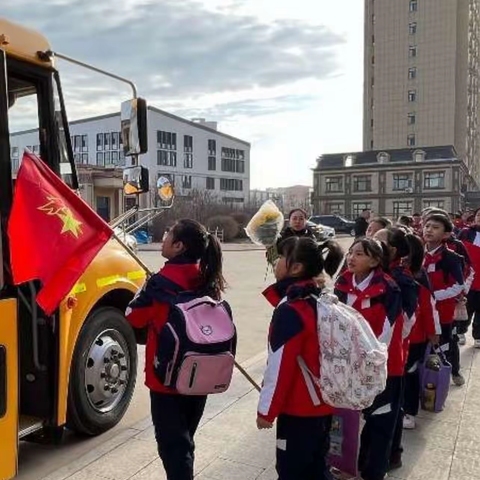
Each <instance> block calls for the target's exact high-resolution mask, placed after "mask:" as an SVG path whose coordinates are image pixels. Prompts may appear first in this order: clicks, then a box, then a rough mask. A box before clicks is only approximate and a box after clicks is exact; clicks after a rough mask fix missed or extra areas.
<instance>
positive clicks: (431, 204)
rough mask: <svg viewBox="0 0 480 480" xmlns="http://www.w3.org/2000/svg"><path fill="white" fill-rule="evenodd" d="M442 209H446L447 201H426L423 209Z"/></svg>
mask: <svg viewBox="0 0 480 480" xmlns="http://www.w3.org/2000/svg"><path fill="white" fill-rule="evenodd" d="M429 207H432V208H441V209H442V210H443V209H444V208H445V200H424V201H423V208H429Z"/></svg>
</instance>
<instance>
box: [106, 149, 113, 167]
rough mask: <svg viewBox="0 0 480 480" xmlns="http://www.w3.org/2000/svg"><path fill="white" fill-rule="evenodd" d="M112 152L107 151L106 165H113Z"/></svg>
mask: <svg viewBox="0 0 480 480" xmlns="http://www.w3.org/2000/svg"><path fill="white" fill-rule="evenodd" d="M110 154H111V152H105V166H106V165H111V163H112V157H111V155H110Z"/></svg>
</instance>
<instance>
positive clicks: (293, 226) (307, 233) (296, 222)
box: [277, 208, 316, 245]
mask: <svg viewBox="0 0 480 480" xmlns="http://www.w3.org/2000/svg"><path fill="white" fill-rule="evenodd" d="M307 219H308V214H307V212H306V211H305V210H303V208H295V209H294V210H292V211H291V212H290V213H289V214H288V226H287V227H286V228H285V229H284V230H283V232H282V234H281V236H280V238H279V239H278V242H277V245H280V244H281V243H282V242H283V241H284V240H286V239H287V238H290V237H300V238H303V237H308V238H312V239H313V240H316V238H315V233H314V232H313V230H312V229H311V228H309V227H308V225H307Z"/></svg>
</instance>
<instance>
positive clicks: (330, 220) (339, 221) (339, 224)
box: [309, 215, 355, 237]
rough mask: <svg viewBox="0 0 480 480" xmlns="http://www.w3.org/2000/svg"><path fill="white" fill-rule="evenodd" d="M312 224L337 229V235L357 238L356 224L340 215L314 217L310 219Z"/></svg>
mask: <svg viewBox="0 0 480 480" xmlns="http://www.w3.org/2000/svg"><path fill="white" fill-rule="evenodd" d="M309 221H310V222H313V223H316V224H317V225H318V224H321V225H326V226H328V227H332V228H334V229H335V231H336V232H337V233H348V234H349V235H351V236H352V237H354V236H355V222H352V221H351V220H347V219H346V218H343V217H340V216H339V215H314V216H313V217H310V219H309Z"/></svg>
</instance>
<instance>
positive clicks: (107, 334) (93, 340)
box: [67, 307, 137, 436]
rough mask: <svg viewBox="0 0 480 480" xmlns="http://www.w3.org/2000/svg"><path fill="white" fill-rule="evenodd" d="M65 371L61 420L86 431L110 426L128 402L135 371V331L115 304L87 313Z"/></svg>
mask: <svg viewBox="0 0 480 480" xmlns="http://www.w3.org/2000/svg"><path fill="white" fill-rule="evenodd" d="M70 372H71V373H70V381H69V394H68V414H67V426H68V427H69V428H71V429H72V430H75V431H76V432H79V433H82V434H85V435H90V436H94V435H99V434H101V433H103V432H105V431H107V430H110V429H111V428H112V427H114V426H115V425H116V424H117V423H118V422H119V421H120V420H121V419H122V417H123V415H124V414H125V412H126V410H127V408H128V406H129V404H130V401H131V399H132V395H133V391H134V389H135V381H136V375H137V345H136V341H135V335H134V332H133V330H132V328H131V327H130V325H129V324H128V323H127V320H126V319H125V316H124V315H123V313H122V312H121V311H120V310H118V309H116V308H111V307H106V308H101V309H98V310H96V311H94V312H93V313H92V314H91V315H90V316H89V317H88V319H87V321H86V322H85V325H84V326H83V327H82V330H81V331H80V335H79V338H78V341H77V345H76V347H75V353H74V357H73V359H72V366H71V371H70Z"/></svg>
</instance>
